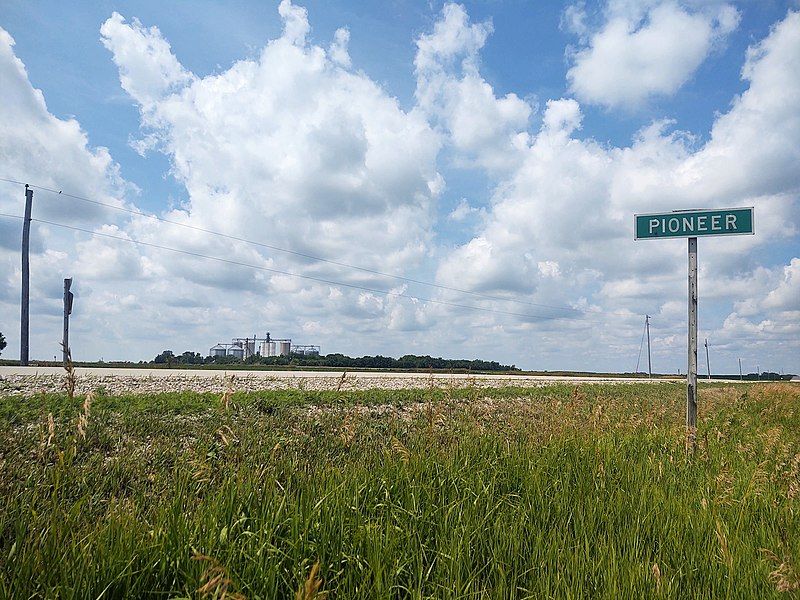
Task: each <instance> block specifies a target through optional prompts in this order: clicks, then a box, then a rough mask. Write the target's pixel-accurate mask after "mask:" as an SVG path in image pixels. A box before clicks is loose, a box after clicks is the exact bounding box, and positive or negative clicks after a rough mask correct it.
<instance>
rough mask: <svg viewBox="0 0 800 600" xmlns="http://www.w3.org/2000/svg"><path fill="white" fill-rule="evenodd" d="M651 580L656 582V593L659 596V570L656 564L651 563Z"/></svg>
mask: <svg viewBox="0 0 800 600" xmlns="http://www.w3.org/2000/svg"><path fill="white" fill-rule="evenodd" d="M652 571H653V578H654V579H655V580H656V592H658V593H659V594H660V593H661V568H660V567H659V566H658V563H656V562H654V563H653V568H652Z"/></svg>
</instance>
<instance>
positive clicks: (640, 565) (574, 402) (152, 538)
mask: <svg viewBox="0 0 800 600" xmlns="http://www.w3.org/2000/svg"><path fill="white" fill-rule="evenodd" d="M683 405H684V388H683V386H682V385H680V384H673V383H655V384H650V385H648V384H622V385H584V386H580V387H575V386H569V385H558V386H550V387H543V388H536V389H510V388H504V389H495V390H486V389H482V390H479V389H477V388H464V389H430V390H406V391H381V390H375V391H361V392H355V391H347V392H335V391H330V392H304V391H302V390H295V391H280V392H261V393H253V394H239V393H232V394H225V395H224V396H223V397H219V396H215V395H203V394H161V395H155V396H130V397H109V396H106V395H104V394H103V393H102V391H98V393H97V394H95V395H93V397H90V398H89V399H88V400H87V399H86V398H84V397H80V398H78V397H76V398H69V397H67V396H66V395H43V396H41V397H39V398H34V399H23V398H21V397H6V398H0V596H2V597H19V598H33V597H48V598H56V597H57V598H99V597H102V598H122V597H131V598H142V597H153V598H187V597H191V598H223V597H226V598H242V597H246V598H301V599H306V600H310V599H311V598H315V597H316V598H322V597H325V596H324V594H327V597H328V598H329V599H333V598H370V599H371V598H484V597H486V598H639V597H653V598H661V597H664V598H772V597H775V598H778V597H786V596H787V594H788V595H789V596H791V595H793V594H794V595H796V594H799V593H800V386H797V385H793V384H761V385H747V384H744V385H728V386H725V385H720V384H709V385H705V386H702V387H701V389H700V419H699V422H700V424H701V427H700V428H699V431H698V447H697V450H696V452H695V453H694V454H692V455H687V452H686V450H685V441H684V440H685V432H684V429H683V425H682V422H683V414H684V408H683Z"/></svg>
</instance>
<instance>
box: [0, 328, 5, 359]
mask: <svg viewBox="0 0 800 600" xmlns="http://www.w3.org/2000/svg"><path fill="white" fill-rule="evenodd" d="M5 347H6V338H5V337H3V334H2V332H0V354H2V353H3V350H4V349H5Z"/></svg>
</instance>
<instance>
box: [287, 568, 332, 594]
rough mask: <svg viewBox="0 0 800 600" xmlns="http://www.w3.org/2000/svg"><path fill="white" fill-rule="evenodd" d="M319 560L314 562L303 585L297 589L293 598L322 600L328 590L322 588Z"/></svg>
mask: <svg viewBox="0 0 800 600" xmlns="http://www.w3.org/2000/svg"><path fill="white" fill-rule="evenodd" d="M319 570H320V568H319V561H317V562H315V563H314V566H313V567H311V571H309V573H308V577H307V578H306V580H305V582H303V585H301V586H300V587H299V588H298V589H297V593H295V595H294V597H295V600H323V599H324V598H326V597H327V596H328V592H325V591H323V590H322V578H321V577H320V575H319Z"/></svg>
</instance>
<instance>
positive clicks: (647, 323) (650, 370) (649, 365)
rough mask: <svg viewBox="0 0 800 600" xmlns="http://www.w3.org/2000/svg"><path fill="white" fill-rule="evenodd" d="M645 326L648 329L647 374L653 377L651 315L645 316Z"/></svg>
mask: <svg viewBox="0 0 800 600" xmlns="http://www.w3.org/2000/svg"><path fill="white" fill-rule="evenodd" d="M644 328H645V329H646V330H647V376H648V377H650V378H651V379H652V377H653V364H652V363H651V362H650V315H645V316H644Z"/></svg>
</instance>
